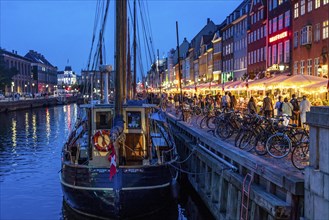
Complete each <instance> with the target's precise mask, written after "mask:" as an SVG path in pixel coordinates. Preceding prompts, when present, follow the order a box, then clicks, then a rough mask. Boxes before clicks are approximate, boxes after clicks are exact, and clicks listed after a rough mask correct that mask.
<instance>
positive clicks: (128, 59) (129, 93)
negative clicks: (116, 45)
mask: <svg viewBox="0 0 329 220" xmlns="http://www.w3.org/2000/svg"><path fill="white" fill-rule="evenodd" d="M127 49H128V52H127V93H128V99H131V95H132V91H131V87H132V85H131V84H132V83H131V59H130V31H129V18H128V48H127Z"/></svg>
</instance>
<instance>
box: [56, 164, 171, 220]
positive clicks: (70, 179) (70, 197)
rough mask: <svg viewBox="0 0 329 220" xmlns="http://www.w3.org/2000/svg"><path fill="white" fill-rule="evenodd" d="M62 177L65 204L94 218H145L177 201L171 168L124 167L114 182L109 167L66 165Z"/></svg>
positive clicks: (114, 178)
mask: <svg viewBox="0 0 329 220" xmlns="http://www.w3.org/2000/svg"><path fill="white" fill-rule="evenodd" d="M61 177H62V178H61V182H62V190H63V194H64V200H65V202H66V203H67V204H68V205H69V206H70V207H71V208H72V209H74V210H76V211H77V212H79V213H81V214H85V215H88V216H91V217H98V218H104V219H108V218H112V219H113V218H114V219H115V218H120V219H125V218H135V217H141V216H143V215H149V214H151V213H154V212H157V211H159V210H160V209H162V208H164V207H166V206H168V205H169V204H170V203H172V202H173V196H172V193H171V181H172V179H173V178H174V176H172V175H171V172H170V168H169V167H167V166H147V167H140V168H120V169H119V170H118V172H117V174H116V175H115V176H114V177H113V178H112V180H110V179H109V169H106V168H102V169H91V168H82V167H79V166H77V167H74V166H64V167H63V170H62V176H61Z"/></svg>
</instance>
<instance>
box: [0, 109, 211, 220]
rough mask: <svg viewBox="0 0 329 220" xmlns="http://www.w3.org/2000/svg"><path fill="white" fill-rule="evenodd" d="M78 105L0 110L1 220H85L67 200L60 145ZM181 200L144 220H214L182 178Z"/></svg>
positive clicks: (71, 124)
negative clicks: (64, 199) (65, 202)
mask: <svg viewBox="0 0 329 220" xmlns="http://www.w3.org/2000/svg"><path fill="white" fill-rule="evenodd" d="M77 114H78V108H77V106H76V105H75V104H72V105H64V106H55V107H49V108H38V109H31V110H25V111H16V112H9V113H0V219H1V220H14V219H17V220H38V219H42V220H48V219H49V220H53V219H54V220H56V219H68V220H75V219H77V220H80V219H86V218H85V217H83V216H79V215H78V214H76V213H74V212H73V211H72V210H70V209H69V208H67V206H66V205H65V204H64V203H63V196H62V191H61V185H60V182H59V170H60V166H61V148H62V145H63V144H64V142H65V140H66V138H67V136H68V134H69V132H70V130H71V129H72V128H73V126H74V122H75V118H76V116H77ZM180 188H181V190H180V199H179V201H178V202H177V204H173V205H172V206H171V207H168V208H167V209H165V210H162V211H161V212H159V213H156V214H154V215H152V216H148V217H146V218H145V219H168V220H171V219H179V220H181V219H201V220H202V219H205V220H208V219H213V217H212V216H211V214H210V213H209V211H208V210H207V209H206V208H205V206H204V204H202V202H201V201H200V199H199V198H198V196H197V195H196V193H195V192H194V191H193V189H192V187H191V186H190V185H189V184H188V183H187V182H186V181H181V187H180Z"/></svg>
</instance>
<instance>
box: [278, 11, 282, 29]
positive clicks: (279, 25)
mask: <svg viewBox="0 0 329 220" xmlns="http://www.w3.org/2000/svg"><path fill="white" fill-rule="evenodd" d="M282 28H283V14H281V15H280V16H279V23H278V30H281V29H282Z"/></svg>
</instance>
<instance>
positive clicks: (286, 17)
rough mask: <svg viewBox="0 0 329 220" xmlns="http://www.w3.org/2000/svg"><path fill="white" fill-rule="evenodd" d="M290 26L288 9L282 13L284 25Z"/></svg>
mask: <svg viewBox="0 0 329 220" xmlns="http://www.w3.org/2000/svg"><path fill="white" fill-rule="evenodd" d="M289 26H290V10H288V11H286V13H285V14H284V27H289Z"/></svg>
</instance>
